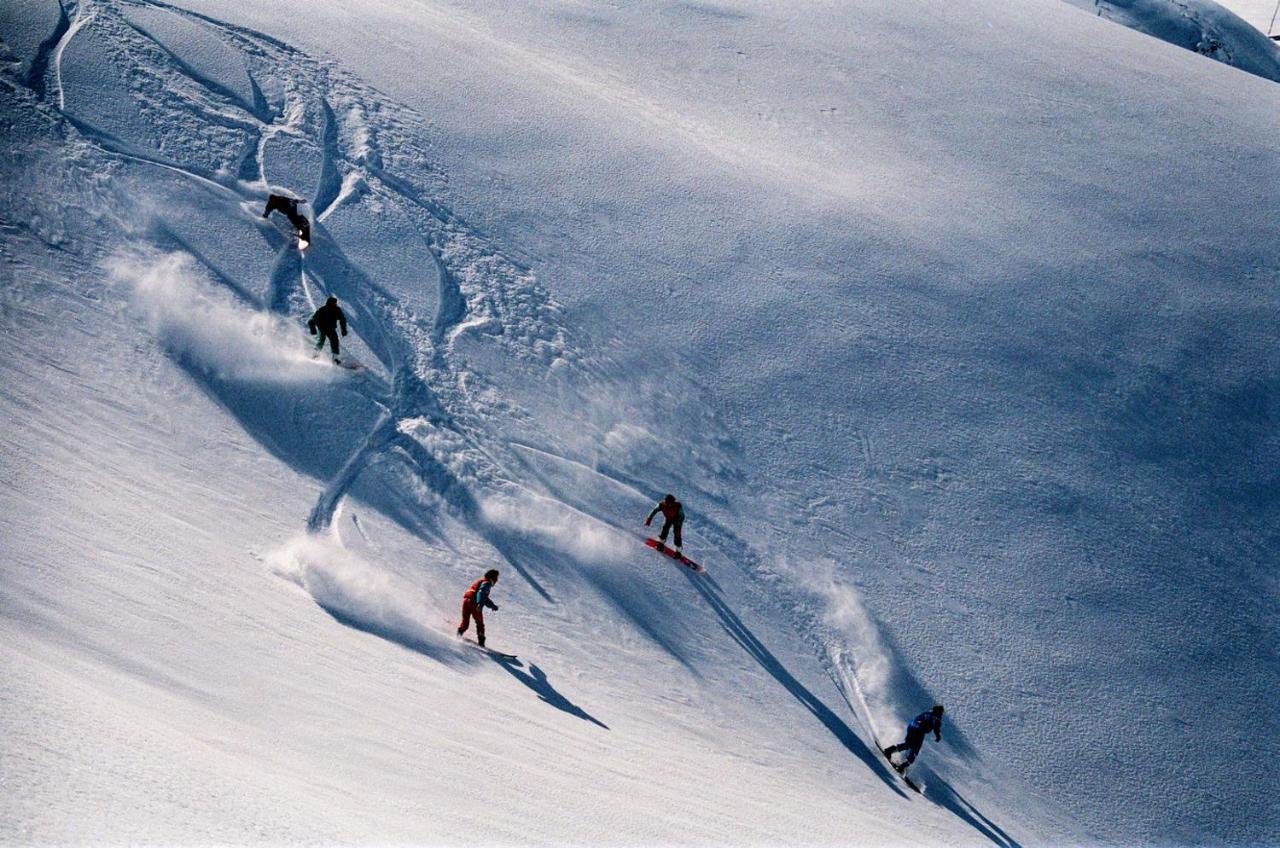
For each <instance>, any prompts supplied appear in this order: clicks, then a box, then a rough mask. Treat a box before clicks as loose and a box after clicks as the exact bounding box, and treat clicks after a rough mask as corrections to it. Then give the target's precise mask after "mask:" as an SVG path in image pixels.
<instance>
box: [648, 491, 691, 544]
mask: <svg viewBox="0 0 1280 848" xmlns="http://www.w3.org/2000/svg"><path fill="white" fill-rule="evenodd" d="M659 512H661V513H662V517H663V519H664V521H663V522H662V532H661V533H659V534H658V549H659V550H661V549H662V548H665V547H666V542H667V534H668V533H670V532H671V531H672V530H675V531H676V536H675V542H676V553H679V552H680V548H681V547H683V545H682V544H681V539H680V529H681V528H682V527H684V507H683V506H681V505H680V501H678V500H676V496H675V495H667V496H666V497H665V498H663V499H662V500H660V501H658V505H657V506H655V507H654V508H653V512H651V513H649V517H648V518H646V519H645V520H644V526H645V527H648V526H649V525H650V524H651V523H652V522H653V517H654V516H655V515H657V514H658V513H659Z"/></svg>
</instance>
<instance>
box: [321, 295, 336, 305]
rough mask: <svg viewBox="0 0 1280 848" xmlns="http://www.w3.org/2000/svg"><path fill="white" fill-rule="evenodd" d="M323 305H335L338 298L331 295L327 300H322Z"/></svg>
mask: <svg viewBox="0 0 1280 848" xmlns="http://www.w3.org/2000/svg"><path fill="white" fill-rule="evenodd" d="M324 305H325V306H337V305H338V299H337V298H336V297H331V298H329V299H328V300H326V301H325V302H324Z"/></svg>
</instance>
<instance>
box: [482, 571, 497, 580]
mask: <svg viewBox="0 0 1280 848" xmlns="http://www.w3.org/2000/svg"><path fill="white" fill-rule="evenodd" d="M484 577H485V579H486V580H497V579H498V569H496V568H491V569H489V570H488V571H486V572H485V573H484Z"/></svg>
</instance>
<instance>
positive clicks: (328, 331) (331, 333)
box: [316, 327, 338, 356]
mask: <svg viewBox="0 0 1280 848" xmlns="http://www.w3.org/2000/svg"><path fill="white" fill-rule="evenodd" d="M316 330H317V331H318V333H317V336H316V350H319V349H320V348H322V347H324V340H325V339H328V340H329V350H331V351H333V355H334V356H337V355H338V328H337V327H317V328H316Z"/></svg>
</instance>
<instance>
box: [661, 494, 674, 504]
mask: <svg viewBox="0 0 1280 848" xmlns="http://www.w3.org/2000/svg"><path fill="white" fill-rule="evenodd" d="M662 500H663V501H664V502H665V503H675V502H676V496H675V495H667V496H666V497H665V498H663V499H662Z"/></svg>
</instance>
